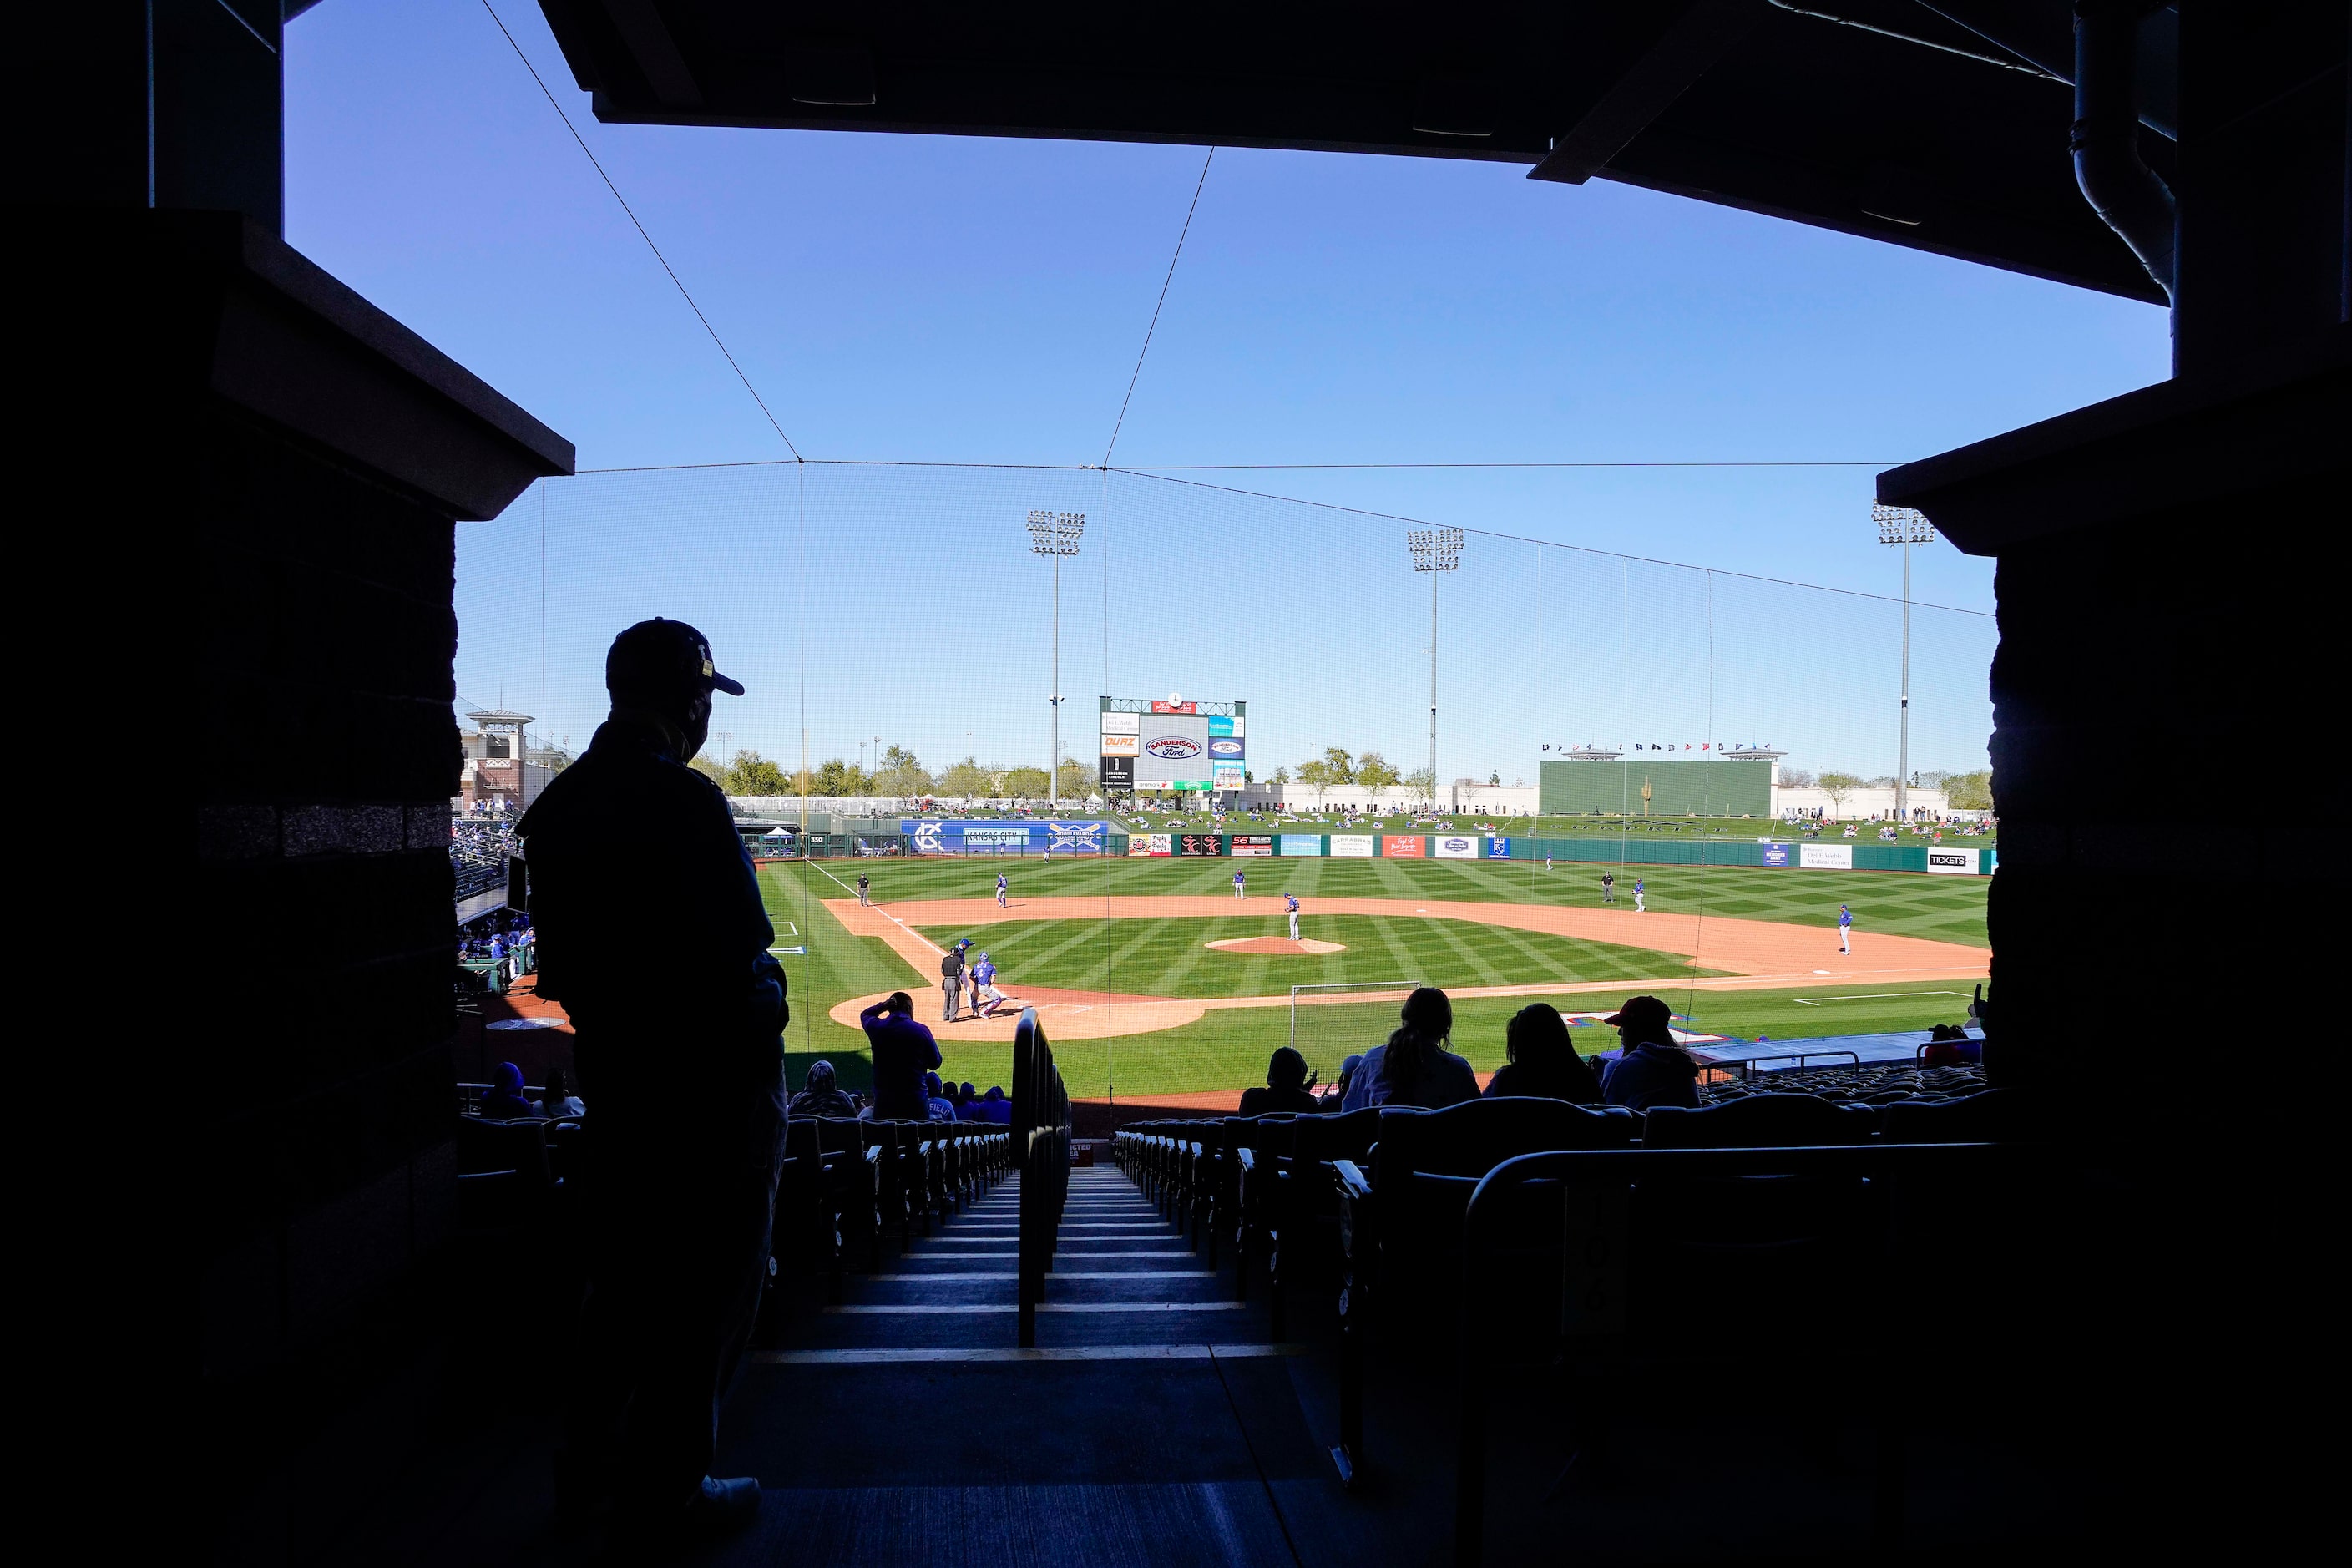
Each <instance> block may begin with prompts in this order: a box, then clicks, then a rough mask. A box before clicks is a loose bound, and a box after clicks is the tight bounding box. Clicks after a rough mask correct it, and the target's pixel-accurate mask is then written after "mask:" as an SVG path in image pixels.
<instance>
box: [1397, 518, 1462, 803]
mask: <svg viewBox="0 0 2352 1568" xmlns="http://www.w3.org/2000/svg"><path fill="white" fill-rule="evenodd" d="M1405 543H1406V545H1407V546H1408V547H1409V548H1410V549H1411V550H1412V569H1413V570H1414V571H1416V572H1426V573H1428V574H1429V809H1430V810H1432V811H1435V810H1436V809H1437V576H1438V574H1439V573H1441V572H1451V571H1453V570H1454V568H1456V567H1457V566H1460V565H1461V564H1462V531H1461V530H1460V529H1458V528H1417V529H1415V530H1413V531H1412V532H1411V533H1409V534H1407V535H1406V536H1405Z"/></svg>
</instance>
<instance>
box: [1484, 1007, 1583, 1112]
mask: <svg viewBox="0 0 2352 1568" xmlns="http://www.w3.org/2000/svg"><path fill="white" fill-rule="evenodd" d="M1503 1054H1504V1055H1505V1056H1506V1057H1507V1058H1510V1059H1509V1060H1508V1061H1507V1062H1505V1063H1504V1064H1503V1065H1502V1066H1501V1067H1499V1068H1496V1069H1495V1076H1494V1079H1492V1080H1491V1081H1490V1082H1489V1083H1488V1084H1487V1085H1486V1098H1487V1099H1489V1100H1497V1099H1501V1098H1503V1097H1505V1096H1507V1095H1519V1096H1525V1097H1528V1098H1531V1099H1536V1100H1573V1101H1574V1102H1575V1103H1577V1104H1579V1105H1595V1104H1598V1103H1600V1100H1601V1080H1600V1079H1597V1078H1595V1077H1594V1076H1593V1074H1592V1068H1591V1064H1590V1063H1588V1062H1587V1061H1586V1060H1585V1059H1584V1058H1582V1057H1580V1056H1579V1055H1577V1054H1576V1041H1575V1039H1574V1037H1571V1036H1570V1034H1569V1032H1568V1021H1567V1020H1566V1019H1564V1018H1562V1017H1561V1016H1559V1008H1557V1007H1555V1006H1553V1005H1551V1004H1549V1002H1538V1003H1536V1004H1535V1005H1532V1006H1528V1007H1522V1008H1520V1009H1519V1010H1518V1011H1517V1013H1514V1014H1512V1015H1511V1022H1510V1024H1509V1026H1507V1027H1506V1028H1505V1029H1504V1031H1503Z"/></svg>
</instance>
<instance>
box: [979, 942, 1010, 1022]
mask: <svg viewBox="0 0 2352 1568" xmlns="http://www.w3.org/2000/svg"><path fill="white" fill-rule="evenodd" d="M1003 1001H1004V993H1003V992H1002V991H999V990H998V989H997V988H996V963H995V961H994V960H992V959H991V958H990V957H989V956H988V954H986V953H984V952H983V953H982V954H981V955H980V962H979V963H975V964H973V965H972V966H971V1016H973V1017H975V1018H992V1017H994V1016H996V1009H997V1008H998V1006H999V1005H1002V1004H1003ZM983 1003H985V1004H986V1006H985V1008H984V1009H983V1007H982V1004H983Z"/></svg>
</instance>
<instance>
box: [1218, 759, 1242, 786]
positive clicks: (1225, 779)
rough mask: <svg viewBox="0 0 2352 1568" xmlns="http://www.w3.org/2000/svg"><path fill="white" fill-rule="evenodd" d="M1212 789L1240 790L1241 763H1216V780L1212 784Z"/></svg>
mask: <svg viewBox="0 0 2352 1568" xmlns="http://www.w3.org/2000/svg"><path fill="white" fill-rule="evenodd" d="M1213 787H1215V788H1217V789H1239V788H1241V787H1242V765H1241V763H1217V764H1216V779H1215V783H1214V786H1213Z"/></svg>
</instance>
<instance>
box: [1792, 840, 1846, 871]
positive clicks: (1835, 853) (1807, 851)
mask: <svg viewBox="0 0 2352 1568" xmlns="http://www.w3.org/2000/svg"><path fill="white" fill-rule="evenodd" d="M1797 864H1798V865H1799V866H1801V867H1802V868H1805V869H1806V870H1808V871H1851V870H1853V845H1851V844H1800V845H1798V846H1797Z"/></svg>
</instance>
